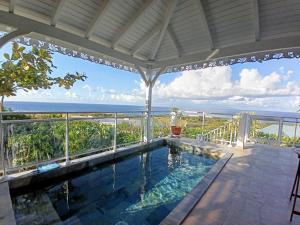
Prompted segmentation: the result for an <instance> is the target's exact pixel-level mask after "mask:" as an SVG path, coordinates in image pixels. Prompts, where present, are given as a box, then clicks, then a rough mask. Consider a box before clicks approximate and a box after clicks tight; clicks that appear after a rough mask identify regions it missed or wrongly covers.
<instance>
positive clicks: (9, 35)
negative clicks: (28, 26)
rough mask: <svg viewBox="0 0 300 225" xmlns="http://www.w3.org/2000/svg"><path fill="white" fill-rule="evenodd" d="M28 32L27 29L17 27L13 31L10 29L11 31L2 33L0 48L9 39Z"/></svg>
mask: <svg viewBox="0 0 300 225" xmlns="http://www.w3.org/2000/svg"><path fill="white" fill-rule="evenodd" d="M28 33H29V31H26V30H20V29H17V30H15V31H12V32H10V33H8V34H6V35H4V36H3V37H1V38H0V48H2V47H3V46H4V45H5V44H6V43H8V42H9V41H11V40H13V39H15V38H17V37H19V36H22V35H25V34H28Z"/></svg>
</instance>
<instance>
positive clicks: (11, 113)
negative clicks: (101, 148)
mask: <svg viewBox="0 0 300 225" xmlns="http://www.w3.org/2000/svg"><path fill="white" fill-rule="evenodd" d="M145 112H147V111H145V110H136V111H4V112H0V114H1V115H28V114H49V115H51V114H67V113H68V114H94V113H102V114H115V113H118V114H122V113H127V114H129V113H145ZM151 113H170V111H151Z"/></svg>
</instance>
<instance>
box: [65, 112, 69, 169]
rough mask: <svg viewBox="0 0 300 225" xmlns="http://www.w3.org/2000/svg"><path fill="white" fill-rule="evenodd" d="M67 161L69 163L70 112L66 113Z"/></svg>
mask: <svg viewBox="0 0 300 225" xmlns="http://www.w3.org/2000/svg"><path fill="white" fill-rule="evenodd" d="M65 157H66V163H69V113H67V114H66V149H65Z"/></svg>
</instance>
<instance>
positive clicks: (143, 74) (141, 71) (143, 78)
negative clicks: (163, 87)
mask: <svg viewBox="0 0 300 225" xmlns="http://www.w3.org/2000/svg"><path fill="white" fill-rule="evenodd" d="M135 68H136V69H137V70H138V71H139V73H140V75H141V77H142V80H143V81H144V82H145V84H146V86H148V84H149V81H148V79H147V77H146V74H145V72H144V71H143V70H142V68H141V67H139V66H136V67H135Z"/></svg>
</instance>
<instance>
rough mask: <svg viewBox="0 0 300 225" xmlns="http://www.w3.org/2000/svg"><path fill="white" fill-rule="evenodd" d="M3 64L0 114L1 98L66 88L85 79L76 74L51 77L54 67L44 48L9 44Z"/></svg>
mask: <svg viewBox="0 0 300 225" xmlns="http://www.w3.org/2000/svg"><path fill="white" fill-rule="evenodd" d="M4 58H5V61H4V62H2V64H1V68H0V96H1V102H0V111H3V102H4V97H10V96H15V95H16V93H17V91H18V90H24V91H29V90H38V89H50V88H51V87H52V86H53V85H58V86H59V87H64V88H66V89H69V88H71V87H72V86H73V84H74V83H75V82H76V81H78V80H81V81H84V80H85V79H86V76H85V75H84V74H80V73H78V72H76V73H75V74H70V73H67V74H66V75H65V76H63V77H51V76H50V75H51V74H52V72H53V69H55V68H56V67H55V66H54V65H53V63H52V53H51V52H50V51H47V50H45V49H38V48H36V47H32V49H31V50H29V51H26V50H25V47H23V46H19V45H18V44H17V43H13V44H12V53H11V55H10V54H8V53H4Z"/></svg>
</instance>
